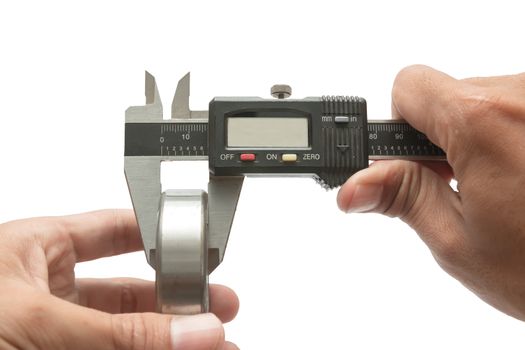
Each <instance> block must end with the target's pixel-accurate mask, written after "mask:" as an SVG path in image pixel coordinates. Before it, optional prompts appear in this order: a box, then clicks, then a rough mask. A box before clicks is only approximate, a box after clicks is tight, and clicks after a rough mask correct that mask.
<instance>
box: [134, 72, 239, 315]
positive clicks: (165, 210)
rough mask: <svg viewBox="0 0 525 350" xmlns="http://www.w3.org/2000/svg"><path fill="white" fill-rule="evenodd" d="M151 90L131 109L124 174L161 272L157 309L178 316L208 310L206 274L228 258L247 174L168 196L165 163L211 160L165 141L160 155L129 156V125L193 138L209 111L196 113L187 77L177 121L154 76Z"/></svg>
mask: <svg viewBox="0 0 525 350" xmlns="http://www.w3.org/2000/svg"><path fill="white" fill-rule="evenodd" d="M145 89H146V104H145V105H144V106H133V107H130V108H128V109H127V110H126V152H125V157H124V171H125V174H126V180H127V183H128V188H129V192H130V195H131V200H132V202H133V208H134V210H135V215H136V217H137V223H138V226H139V228H140V233H141V236H142V241H143V244H144V251H145V253H146V258H147V260H148V263H149V264H150V265H151V266H152V267H153V268H154V269H155V271H156V290H157V309H158V311H159V312H162V313H172V314H196V313H203V312H208V310H209V301H208V275H209V273H211V272H212V271H213V270H215V268H216V267H217V266H218V265H219V264H220V263H221V262H222V260H223V257H224V251H225V250H226V245H227V243H228V237H229V234H230V229H231V225H232V222H233V217H234V215H235V210H236V207H237V202H238V200H239V195H240V192H241V189H242V184H243V180H244V176H213V175H210V179H209V183H208V193H206V192H205V191H203V190H180V189H173V190H166V191H165V192H162V186H161V162H163V161H181V160H202V161H207V160H208V156H207V155H205V154H204V151H202V150H199V149H189V148H188V149H175V148H174V149H169V148H168V147H164V146H163V145H162V144H163V142H164V137H163V136H160V139H159V145H160V146H159V147H160V150H159V149H156V150H151V152H150V153H147V154H134V153H133V152H132V151H128V143H129V142H128V141H129V140H128V139H127V138H128V137H131V136H130V134H131V132H130V133H128V125H130V124H144V126H146V128H145V129H144V130H147V129H148V127H149V126H151V127H152V128H153V129H155V127H157V129H158V128H162V130H164V129H171V130H172V131H173V130H185V129H186V128H188V134H187V135H188V137H190V136H189V135H190V128H191V131H193V132H195V134H196V135H198V133H199V129H200V128H199V124H200V123H202V129H200V131H202V132H204V131H206V130H207V124H208V111H191V110H190V108H189V97H190V74H189V73H188V74H186V75H185V76H184V77H183V78H182V79H181V80H180V81H179V83H178V85H177V89H176V92H175V96H174V98H173V103H172V106H171V119H168V120H164V119H163V109H162V103H161V100H160V96H159V92H158V89H157V84H156V82H155V78H154V77H153V76H152V75H151V74H149V73H148V72H146V87H145ZM155 124H157V125H155ZM160 124H162V125H160ZM190 125H191V126H190ZM161 135H162V133H161ZM137 136H138V137H136V138H135V140H132V141H133V142H135V143H140V142H141V141H140V139H141V136H143V135H137ZM154 137H158V136H154ZM166 137H168V136H166ZM206 141H207V140H206Z"/></svg>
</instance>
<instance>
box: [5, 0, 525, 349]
mask: <svg viewBox="0 0 525 350" xmlns="http://www.w3.org/2000/svg"><path fill="white" fill-rule="evenodd" d="M520 3H521V2H519V1H515V2H510V1H497V2H488V1H463V2H460V1H436V2H429V1H413V2H409V1H359V2H356V1H326V0H325V1H316V2H313V1H297V2H291V1H288V2H286V1H282V0H281V1H273V0H267V1H251V2H250V1H208V2H205V1H191V2H190V1H185V2H183V1H165V2H162V1H147V2H146V1H143V2H139V1H86V2H75V1H54V0H51V1H16V2H14V1H11V2H3V3H2V4H1V5H0V101H1V105H0V108H1V112H0V117H1V124H0V155H1V168H0V169H1V173H0V179H1V181H0V221H7V220H11V219H15V218H21V217H28V216H40V215H60V214H67V213H76V212H81V211H88V210H94V209H99V208H112V207H131V202H130V199H129V195H128V191H127V187H126V182H125V179H124V173H123V145H124V132H123V126H124V111H125V109H126V108H127V107H128V106H129V105H139V104H143V103H144V91H143V86H144V81H143V79H144V70H145V69H147V70H149V71H151V72H152V73H153V74H155V75H156V77H157V81H158V84H159V89H160V92H161V96H162V99H163V102H164V106H165V112H166V114H168V113H169V106H170V104H171V98H172V94H173V92H174V88H175V86H176V83H177V81H178V79H179V78H180V77H181V76H182V75H183V74H185V73H186V72H187V71H190V70H191V71H192V72H193V74H192V100H191V105H192V108H193V109H207V104H208V102H209V100H210V99H211V98H212V97H214V96H239V95H241V96H243V95H252V96H253V95H258V96H265V97H267V96H268V93H269V88H270V86H271V85H272V84H275V83H288V84H290V85H292V87H293V88H294V96H295V97H305V96H316V95H317V96H318V95H322V94H344V95H361V96H363V97H365V98H367V101H368V107H369V117H370V118H385V117H389V116H390V89H391V84H392V82H393V79H394V77H395V75H396V73H397V72H398V71H399V70H400V69H401V68H402V67H404V66H406V65H409V64H413V63H424V64H427V65H431V66H434V67H436V68H438V69H441V70H444V71H446V72H448V73H449V74H451V75H453V76H456V77H468V76H483V75H495V74H510V73H516V72H519V71H522V70H524V62H525V45H524V41H523V34H524V33H525V22H524V20H523V8H522V5H520ZM165 170H167V171H166V174H168V173H169V174H172V175H173V174H179V175H180V172H179V170H180V169H178V168H177V169H173V167H172V166H170V167H167V169H165ZM186 170H188V171H192V174H191V177H193V176H194V174H195V172H193V170H195V171H198V170H200V172H199V173H198V174H199V175H200V182H201V184H202V185H203V184H204V182H205V179H206V164H201V165H200V166H197V167H196V168H194V167H193V166H188V167H186ZM166 174H165V176H164V185H165V186H167V187H177V186H179V184H181V183H186V182H187V181H185V180H187V179H184V175H181V176H179V179H178V180H176V179H175V175H173V176H171V175H170V176H168V175H166ZM186 185H188V186H193V184H187V183H186ZM485 190H490V189H485ZM335 196H336V192H335V191H334V192H328V193H327V192H325V191H323V190H322V189H321V188H320V187H318V186H317V185H316V184H315V183H314V182H313V181H312V180H310V179H299V180H295V179H294V180H290V179H271V180H269V179H248V180H247V181H246V182H245V186H244V189H243V193H242V195H241V198H240V202H239V207H238V211H237V216H236V219H235V223H234V225H233V229H232V232H231V236H230V243H229V246H228V249H227V252H226V258H225V260H224V263H223V264H222V265H221V266H220V268H219V269H218V270H217V271H216V272H215V273H214V274H213V275H212V276H211V280H212V281H213V282H217V283H224V284H227V285H229V286H231V287H233V288H234V289H235V290H236V291H237V292H238V294H239V296H240V298H241V309H240V313H239V316H238V318H237V319H236V320H235V321H234V322H233V323H231V324H230V325H228V326H227V337H228V338H229V339H230V340H232V341H234V342H236V343H237V344H238V345H239V346H240V347H241V348H243V349H474V348H476V349H496V348H497V349H522V348H523V343H524V340H523V339H524V336H525V329H524V326H523V324H522V323H521V322H518V321H516V320H514V319H511V318H510V317H507V316H505V315H503V314H501V313H499V312H497V311H495V310H494V309H492V308H491V307H489V306H487V305H485V304H484V303H483V302H481V301H480V300H478V299H477V297H475V296H474V295H473V294H471V293H470V292H469V291H467V290H466V289H464V288H463V287H462V286H461V285H460V284H459V283H458V282H456V281H455V280H453V279H452V278H450V277H448V276H447V275H446V274H445V273H444V272H442V271H441V270H440V269H439V268H438V266H437V264H436V263H435V262H434V261H433V259H432V257H431V255H430V253H429V251H428V249H427V248H426V247H425V246H424V245H423V244H422V243H421V242H420V240H419V238H418V237H417V235H416V234H415V232H413V231H412V230H410V229H409V228H408V227H407V226H406V225H404V224H403V223H401V222H399V221H398V220H395V219H389V218H383V217H381V216H378V215H373V214H368V215H358V214H355V215H345V214H343V213H341V212H339V211H338V209H337V206H336V203H335ZM77 273H78V275H79V276H107V277H113V276H136V277H143V278H149V279H152V278H153V277H154V274H153V271H152V270H151V269H150V268H149V266H148V265H147V264H146V261H145V258H144V255H143V253H135V254H130V255H128V256H122V257H118V258H113V259H104V260H100V261H95V262H92V263H85V264H83V265H80V266H78V269H77Z"/></svg>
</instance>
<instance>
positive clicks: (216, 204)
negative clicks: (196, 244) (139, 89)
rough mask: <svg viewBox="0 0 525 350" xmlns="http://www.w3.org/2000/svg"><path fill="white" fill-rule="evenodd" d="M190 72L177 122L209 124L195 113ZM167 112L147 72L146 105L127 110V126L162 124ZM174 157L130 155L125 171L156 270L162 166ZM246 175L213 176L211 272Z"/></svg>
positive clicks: (174, 112) (180, 90) (178, 99)
mask: <svg viewBox="0 0 525 350" xmlns="http://www.w3.org/2000/svg"><path fill="white" fill-rule="evenodd" d="M189 98H190V73H188V74H186V75H185V76H184V77H183V78H182V79H180V81H179V83H178V85H177V90H176V92H175V96H174V98H173V103H172V106H171V118H172V121H173V122H177V121H180V122H191V120H192V119H193V120H197V119H199V120H201V121H203V120H204V121H205V120H207V119H208V111H191V110H190V108H189ZM162 120H163V109H162V103H161V100H160V95H159V91H158V88H157V84H156V82H155V78H154V77H153V76H152V75H151V74H149V73H148V72H146V105H144V106H134V107H130V108H128V109H127V111H126V123H155V122H159V123H160V122H162ZM163 160H167V161H169V160H181V159H179V158H177V159H170V157H159V156H126V157H125V160H124V171H125V174H126V180H127V183H128V188H129V192H130V195H131V200H132V202H133V208H134V210H135V215H136V217H137V222H138V226H139V229H140V233H141V236H142V242H143V244H144V251H145V253H146V259H147V260H148V263H149V264H150V265H151V266H152V267H153V268H155V261H156V258H155V253H156V242H157V231H158V225H159V221H158V220H159V205H160V199H161V192H162V186H161V181H160V179H161V166H160V163H161V162H162V161H163ZM243 180H244V177H243V176H224V177H223V176H221V177H215V176H210V181H209V184H208V192H209V193H208V207H209V208H208V273H211V272H212V271H213V270H215V268H216V267H217V266H218V265H219V264H220V263H221V262H222V260H223V258H224V252H225V250H226V245H227V244H228V238H229V235H230V229H231V226H232V223H233V218H234V216H235V210H236V208H237V203H238V200H239V196H240V193H241V189H242V184H243Z"/></svg>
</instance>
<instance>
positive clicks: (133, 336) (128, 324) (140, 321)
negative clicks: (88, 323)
mask: <svg viewBox="0 0 525 350" xmlns="http://www.w3.org/2000/svg"><path fill="white" fill-rule="evenodd" d="M157 318H158V315H154V314H148V313H144V314H139V313H136V314H125V315H124V314H123V315H111V332H112V335H111V336H112V341H113V348H114V349H115V350H120V349H126V350H129V349H137V350H138V349H141V350H143V349H161V348H166V347H168V346H169V344H170V341H169V335H168V330H169V325H168V324H167V322H168V321H166V324H165V323H163V322H158V321H159V320H158V319H157Z"/></svg>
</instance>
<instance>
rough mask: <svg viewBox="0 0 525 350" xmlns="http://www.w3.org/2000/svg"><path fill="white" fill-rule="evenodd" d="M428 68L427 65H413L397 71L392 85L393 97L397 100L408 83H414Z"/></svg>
mask: <svg viewBox="0 0 525 350" xmlns="http://www.w3.org/2000/svg"><path fill="white" fill-rule="evenodd" d="M424 69H426V66H422V65H412V66H408V67H405V68H403V69H401V70H400V71H399V73H397V75H396V78H395V79H394V86H393V87H392V98H393V99H394V100H397V99H398V98H399V96H400V95H401V93H402V92H403V90H404V88H405V87H406V85H407V84H411V83H413V81H414V80H416V79H417V78H418V77H419V76H420V74H421V73H422V72H423V71H424Z"/></svg>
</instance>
